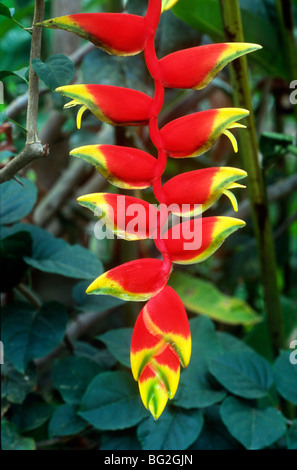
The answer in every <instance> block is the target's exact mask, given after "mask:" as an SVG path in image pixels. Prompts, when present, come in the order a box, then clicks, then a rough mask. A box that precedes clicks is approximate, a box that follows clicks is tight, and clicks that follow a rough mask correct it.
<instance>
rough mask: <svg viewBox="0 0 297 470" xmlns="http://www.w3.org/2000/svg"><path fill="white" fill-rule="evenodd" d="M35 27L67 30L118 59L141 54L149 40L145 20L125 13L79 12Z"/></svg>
mask: <svg viewBox="0 0 297 470" xmlns="http://www.w3.org/2000/svg"><path fill="white" fill-rule="evenodd" d="M35 26H44V27H46V28H52V29H64V30H66V31H69V32H70V33H75V34H77V35H78V36H80V37H82V38H84V39H87V40H88V41H90V42H92V43H93V44H95V46H97V47H99V48H100V49H103V50H104V51H106V52H108V53H109V54H114V55H118V56H129V55H134V54H138V53H139V52H141V51H142V50H143V49H144V47H145V44H146V41H147V37H148V31H147V27H146V24H145V21H144V18H143V17H141V16H137V15H129V14H124V13H78V14H74V15H67V16H60V17H59V18H52V19H50V20H46V21H43V22H42V23H37V24H36V25H35Z"/></svg>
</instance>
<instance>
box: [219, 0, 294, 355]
mask: <svg viewBox="0 0 297 470" xmlns="http://www.w3.org/2000/svg"><path fill="white" fill-rule="evenodd" d="M220 3H221V9H222V16H223V22H224V29H225V37H226V40H227V41H228V42H231V41H236V42H243V41H244V37H243V30H242V21H241V13H240V7H239V2H238V0H224V1H223V0H220ZM230 72H231V82H232V86H233V97H234V104H235V106H238V107H243V108H246V109H249V110H250V111H251V113H250V116H249V117H248V118H246V119H247V120H248V122H247V130H246V131H245V132H242V133H240V136H239V147H240V152H239V154H240V156H241V159H242V166H243V168H244V169H245V170H246V171H247V173H248V190H249V198H250V203H251V208H252V218H253V225H254V231H255V236H256V240H257V247H258V256H259V262H260V265H261V273H262V284H263V289H264V300H265V309H266V315H267V323H268V328H269V333H270V341H271V347H272V351H273V354H274V355H275V356H277V355H278V353H279V350H280V349H281V348H283V347H284V345H285V336H284V325H283V317H282V309H281V304H280V294H279V288H278V285H277V266H276V258H275V247H274V241H273V233H272V227H271V223H270V219H269V210H268V204H267V195H266V188H265V185H264V181H263V176H262V173H261V169H260V165H259V160H258V155H259V151H258V142H257V135H256V128H255V121H254V115H253V111H252V103H251V93H250V88H249V82H248V66H247V59H246V57H241V58H239V59H236V61H234V62H233V64H232V65H231V70H230Z"/></svg>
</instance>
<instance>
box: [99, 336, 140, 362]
mask: <svg viewBox="0 0 297 470" xmlns="http://www.w3.org/2000/svg"><path fill="white" fill-rule="evenodd" d="M132 333H133V328H118V329H116V330H110V331H107V332H106V333H104V334H102V335H99V336H96V338H97V339H100V341H102V342H103V343H104V344H105V346H106V347H107V349H108V350H109V352H110V353H111V354H112V355H113V356H114V357H115V358H116V359H117V360H118V361H119V362H120V363H121V364H123V365H124V366H126V367H130V346H131V340H132Z"/></svg>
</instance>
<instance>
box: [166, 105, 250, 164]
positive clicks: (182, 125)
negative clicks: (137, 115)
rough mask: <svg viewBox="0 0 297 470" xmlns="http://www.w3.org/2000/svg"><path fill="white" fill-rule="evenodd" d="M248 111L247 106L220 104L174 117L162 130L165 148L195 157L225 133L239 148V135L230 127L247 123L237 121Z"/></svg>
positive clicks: (173, 153)
mask: <svg viewBox="0 0 297 470" xmlns="http://www.w3.org/2000/svg"><path fill="white" fill-rule="evenodd" d="M248 115H249V111H247V110H246V109H241V108H219V109H209V110H207V111H200V112H198V113H193V114H189V115H187V116H183V117H181V118H178V119H175V120H174V121H171V122H169V123H168V124H166V125H165V126H164V127H162V129H161V130H160V135H161V138H162V142H163V150H164V151H166V153H167V154H168V155H169V156H170V157H172V158H185V157H195V156H198V155H201V154H202V153H204V152H206V151H207V150H209V149H210V148H211V147H212V146H213V145H214V144H215V142H216V141H217V139H218V138H219V137H220V135H221V134H225V135H227V137H229V138H230V139H231V143H232V145H233V148H234V151H235V152H237V150H238V149H237V145H236V139H235V137H234V136H233V134H231V132H230V131H228V129H233V128H235V127H244V126H243V125H242V124H237V123H236V121H237V120H238V119H242V118H244V117H246V116H248Z"/></svg>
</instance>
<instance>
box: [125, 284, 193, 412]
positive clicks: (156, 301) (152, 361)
mask: <svg viewBox="0 0 297 470" xmlns="http://www.w3.org/2000/svg"><path fill="white" fill-rule="evenodd" d="M160 312H163V313H162V315H160ZM190 356H191V334H190V327H189V322H188V318H187V314H186V311H185V308H184V306H183V304H182V301H181V300H180V298H179V296H178V295H177V294H176V292H175V291H174V290H173V289H172V288H171V287H168V286H167V287H165V289H163V290H162V291H161V292H160V293H159V294H157V295H156V296H155V297H153V298H151V299H150V300H149V301H148V303H147V304H146V305H145V307H144V308H143V309H142V311H141V312H140V314H139V316H138V318H137V321H136V324H135V327H134V330H133V336H132V342H131V369H132V373H133V376H134V378H135V380H138V382H139V390H140V394H141V397H142V400H143V403H144V405H145V406H146V407H147V408H149V410H150V411H151V413H152V414H153V416H154V417H155V418H156V419H157V418H158V417H159V416H160V414H161V413H162V411H163V409H164V407H165V405H166V402H167V400H168V398H170V399H172V398H173V397H174V395H175V392H176V390H177V386H178V381H179V373H180V363H181V365H182V366H183V367H187V365H188V363H189V360H190Z"/></svg>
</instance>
